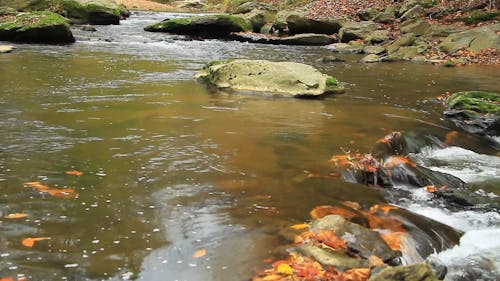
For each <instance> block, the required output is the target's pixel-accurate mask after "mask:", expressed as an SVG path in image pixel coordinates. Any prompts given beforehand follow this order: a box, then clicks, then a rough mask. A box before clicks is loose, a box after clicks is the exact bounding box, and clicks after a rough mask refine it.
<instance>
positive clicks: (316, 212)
mask: <svg viewBox="0 0 500 281" xmlns="http://www.w3.org/2000/svg"><path fill="white" fill-rule="evenodd" d="M309 214H310V215H311V218H312V219H314V220H315V219H320V218H322V217H326V216H328V215H339V216H342V217H344V218H346V219H352V218H354V217H356V216H357V215H358V214H356V213H355V212H353V211H350V210H347V209H345V208H342V207H339V206H328V205H324V206H318V207H316V208H314V209H313V210H312V211H311V212H310V213H309Z"/></svg>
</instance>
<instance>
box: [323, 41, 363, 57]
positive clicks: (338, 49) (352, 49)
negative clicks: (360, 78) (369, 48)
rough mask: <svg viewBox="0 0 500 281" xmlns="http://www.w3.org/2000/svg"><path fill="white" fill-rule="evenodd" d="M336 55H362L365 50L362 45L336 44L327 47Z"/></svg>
mask: <svg viewBox="0 0 500 281" xmlns="http://www.w3.org/2000/svg"><path fill="white" fill-rule="evenodd" d="M326 48H327V49H329V50H331V51H332V52H335V53H340V54H361V53H362V52H363V49H364V45H362V44H347V43H334V44H331V45H329V46H327V47H326Z"/></svg>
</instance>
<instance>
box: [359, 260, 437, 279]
mask: <svg viewBox="0 0 500 281" xmlns="http://www.w3.org/2000/svg"><path fill="white" fill-rule="evenodd" d="M416 280H418V281H438V279H437V278H436V276H435V275H434V272H433V271H432V269H431V268H430V267H429V265H427V264H426V263H418V264H414V265H410V266H395V267H386V268H384V269H382V270H381V271H379V272H377V273H375V274H372V276H370V278H369V279H368V281H416Z"/></svg>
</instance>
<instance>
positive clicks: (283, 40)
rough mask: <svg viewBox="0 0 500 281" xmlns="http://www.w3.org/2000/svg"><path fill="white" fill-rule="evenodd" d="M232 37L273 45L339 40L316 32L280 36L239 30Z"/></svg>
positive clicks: (327, 42) (316, 44) (320, 44)
mask: <svg viewBox="0 0 500 281" xmlns="http://www.w3.org/2000/svg"><path fill="white" fill-rule="evenodd" d="M230 38H231V39H233V40H236V41H240V42H251V43H260V44H272V45H302V46H323V45H329V44H332V43H334V42H337V40H336V39H335V38H333V37H331V36H328V35H325V34H314V33H302V34H297V35H293V36H286V37H278V36H269V35H264V34H257V33H248V32H238V33H231V36H230Z"/></svg>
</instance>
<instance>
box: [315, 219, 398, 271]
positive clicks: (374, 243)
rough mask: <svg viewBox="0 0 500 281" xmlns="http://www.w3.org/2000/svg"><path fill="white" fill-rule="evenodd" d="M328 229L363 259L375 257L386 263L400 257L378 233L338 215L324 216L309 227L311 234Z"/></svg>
mask: <svg viewBox="0 0 500 281" xmlns="http://www.w3.org/2000/svg"><path fill="white" fill-rule="evenodd" d="M329 229H331V230H333V231H334V232H335V235H336V236H337V237H343V238H344V240H346V242H347V247H348V248H349V249H350V250H352V251H353V252H355V253H357V254H358V255H360V256H361V257H363V258H366V259H367V258H369V257H370V256H372V255H375V256H377V257H379V258H381V259H382V260H383V261H386V262H387V261H391V260H393V259H395V258H397V257H399V256H400V253H399V252H396V251H393V250H392V249H391V248H390V247H389V246H388V245H387V244H386V243H385V241H384V240H383V239H382V238H381V237H380V234H379V233H378V232H375V231H373V230H370V229H368V228H365V227H363V226H361V225H359V224H355V223H352V222H350V221H348V220H346V219H344V218H343V217H341V216H339V215H328V216H325V217H323V218H321V219H319V220H316V221H315V222H314V223H313V225H312V226H311V230H312V231H313V232H314V231H317V230H329Z"/></svg>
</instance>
